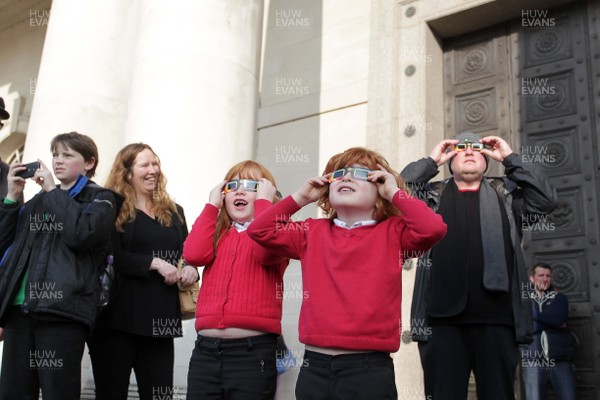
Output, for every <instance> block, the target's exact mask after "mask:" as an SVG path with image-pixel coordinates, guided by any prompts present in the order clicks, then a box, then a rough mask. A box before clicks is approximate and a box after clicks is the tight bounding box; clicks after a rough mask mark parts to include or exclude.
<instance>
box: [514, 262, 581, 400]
mask: <svg viewBox="0 0 600 400" xmlns="http://www.w3.org/2000/svg"><path fill="white" fill-rule="evenodd" d="M529 280H530V282H531V284H532V286H531V292H530V297H531V300H532V302H531V305H532V307H533V342H532V343H531V344H529V345H527V346H523V347H522V348H521V356H522V363H521V366H522V367H523V386H524V387H525V398H526V399H527V400H544V399H547V398H548V386H549V385H551V386H552V388H553V389H554V392H555V393H556V397H557V398H558V399H559V400H575V398H576V394H575V391H576V390H575V376H574V374H573V363H572V360H573V345H574V340H573V337H572V336H571V334H570V333H569V331H568V330H567V317H568V316H569V300H568V299H567V296H565V295H564V294H562V293H559V292H557V291H556V290H555V289H554V287H553V286H552V268H551V267H550V265H548V264H546V263H543V262H539V263H537V264H535V265H534V266H533V268H531V269H530V271H529Z"/></svg>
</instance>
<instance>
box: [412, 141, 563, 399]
mask: <svg viewBox="0 0 600 400" xmlns="http://www.w3.org/2000/svg"><path fill="white" fill-rule="evenodd" d="M489 158H492V159H493V160H496V161H498V162H501V163H502V164H503V165H504V167H505V173H506V176H504V177H501V178H485V177H484V173H485V171H486V169H487V165H488V161H489ZM446 162H448V164H449V168H450V172H451V173H452V178H449V179H446V180H444V181H441V182H433V183H428V181H429V180H430V179H431V178H433V177H434V176H435V175H436V174H437V173H438V167H439V166H441V165H443V164H445V163H446ZM401 175H402V177H403V178H404V179H405V181H406V182H407V186H408V188H409V189H413V192H414V193H415V195H417V196H419V197H420V198H421V199H422V200H424V201H425V202H427V203H428V204H429V206H430V207H432V208H433V209H434V210H435V211H436V212H437V213H439V214H440V215H442V217H443V218H444V222H445V223H446V224H447V225H448V234H447V235H446V237H445V238H444V239H442V241H440V242H439V243H438V244H437V245H436V246H435V247H433V249H431V250H430V251H429V252H427V253H426V254H419V255H413V256H420V257H421V260H420V262H419V263H418V265H419V267H418V268H417V272H416V280H415V289H414V295H413V303H412V315H411V322H412V325H413V328H414V327H415V326H418V328H419V329H418V330H416V331H415V334H414V335H413V339H414V340H416V341H419V353H420V356H421V364H422V366H423V370H424V380H425V393H426V395H427V398H430V396H431V398H433V399H435V400H444V399H452V400H456V399H466V398H467V389H468V381H469V376H470V373H471V371H473V373H474V375H475V380H476V384H477V397H478V398H480V399H486V400H493V399H513V398H514V389H513V385H514V379H515V373H516V366H517V363H518V360H519V354H518V343H526V342H529V341H531V339H532V333H531V305H530V303H529V301H528V300H527V298H526V296H521V292H522V288H523V287H527V282H528V280H527V270H526V266H525V262H524V259H523V254H522V251H521V247H520V244H521V229H520V223H521V219H523V218H526V216H527V215H529V214H545V213H548V212H550V211H552V209H553V208H554V207H555V202H556V193H555V191H554V189H553V188H552V187H551V186H550V185H549V184H548V182H547V181H546V180H545V179H544V178H543V177H541V176H539V175H536V174H535V173H534V172H533V171H532V170H531V168H529V167H528V166H527V165H524V163H523V162H522V161H521V159H520V158H519V156H518V155H517V154H515V153H513V151H512V149H511V148H510V146H509V145H508V143H507V142H506V141H505V140H503V139H502V138H500V137H497V136H487V137H485V138H480V137H479V136H478V135H475V134H473V133H470V132H465V133H462V134H460V135H458V136H457V138H456V139H449V140H443V141H442V142H440V143H438V144H437V145H436V146H435V148H434V149H433V151H432V153H431V155H430V157H429V158H424V159H421V160H419V161H416V162H413V163H411V164H409V165H408V166H407V167H406V168H405V169H404V170H403V171H402V173H401ZM421 266H422V267H421Z"/></svg>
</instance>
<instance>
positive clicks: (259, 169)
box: [214, 160, 281, 249]
mask: <svg viewBox="0 0 600 400" xmlns="http://www.w3.org/2000/svg"><path fill="white" fill-rule="evenodd" d="M235 176H237V177H238V178H237V179H252V180H259V179H260V178H265V179H267V180H269V181H271V183H272V184H273V186H277V184H276V183H275V178H274V177H273V174H271V172H269V170H268V169H267V168H265V166H263V165H262V164H259V163H257V162H255V161H252V160H246V161H242V162H240V163H238V164H235V165H234V166H233V167H231V169H230V170H229V171H227V173H226V174H225V180H226V181H228V182H229V181H230V180H232V179H233V178H234V177H235ZM279 200H281V199H280V198H279V196H275V200H274V203H277V202H278V201H279ZM230 224H231V218H230V217H229V214H227V210H226V209H225V205H223V207H221V211H219V217H218V218H217V227H216V231H215V237H214V245H215V249H216V248H217V245H218V244H219V240H220V239H221V237H222V236H223V234H224V233H225V232H227V229H228V228H229V226H230Z"/></svg>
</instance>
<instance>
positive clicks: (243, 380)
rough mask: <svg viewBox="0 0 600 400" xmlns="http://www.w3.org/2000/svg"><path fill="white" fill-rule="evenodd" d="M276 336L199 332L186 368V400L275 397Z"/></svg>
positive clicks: (264, 399)
mask: <svg viewBox="0 0 600 400" xmlns="http://www.w3.org/2000/svg"><path fill="white" fill-rule="evenodd" d="M276 346H277V335H274V334H265V335H259V336H253V337H249V338H244V339H217V338H210V337H206V336H202V335H198V339H197V340H196V345H195V347H194V351H193V352H192V357H191V359H190V368H189V371H188V392H187V399H188V400H199V399H202V400H207V399H210V400H217V399H227V400H266V399H273V398H274V397H275V389H276V387H277V368H276V365H275V352H276Z"/></svg>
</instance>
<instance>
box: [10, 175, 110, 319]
mask: <svg viewBox="0 0 600 400" xmlns="http://www.w3.org/2000/svg"><path fill="white" fill-rule="evenodd" d="M117 198H120V196H118V195H117V194H115V193H113V192H111V191H110V190H108V189H105V188H102V187H100V186H98V185H96V184H95V183H93V182H91V181H90V182H88V183H87V185H86V186H85V187H83V189H81V191H80V192H79V193H78V194H77V195H76V196H75V197H74V198H72V197H70V196H69V194H68V192H67V191H64V190H61V189H55V190H52V191H50V192H40V193H38V194H37V195H35V196H34V197H33V198H32V199H31V200H29V201H28V202H27V203H25V204H24V205H23V206H19V205H18V204H4V203H2V204H0V255H3V257H2V258H3V259H2V260H1V261H0V326H1V325H2V320H3V318H4V317H5V316H6V312H7V310H8V308H9V307H10V306H11V304H12V302H13V300H14V297H15V295H16V294H17V293H18V291H19V289H20V288H19V284H20V282H21V280H22V278H23V276H24V274H25V272H27V282H26V287H25V301H24V303H23V305H22V310H23V312H25V313H31V314H32V315H34V316H36V315H42V316H44V317H45V318H55V319H56V318H58V319H64V318H66V319H70V320H75V321H77V322H81V323H83V324H85V325H86V326H87V327H88V328H90V329H91V328H93V326H94V323H95V320H96V312H97V304H98V297H99V294H100V284H99V279H98V270H99V268H100V267H101V266H102V264H103V263H104V262H105V259H106V252H107V249H108V243H109V240H110V232H111V229H112V227H113V225H114V221H115V216H116V213H117V212H118V210H117V208H118V207H119V204H118V200H117ZM21 209H22V210H21Z"/></svg>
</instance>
